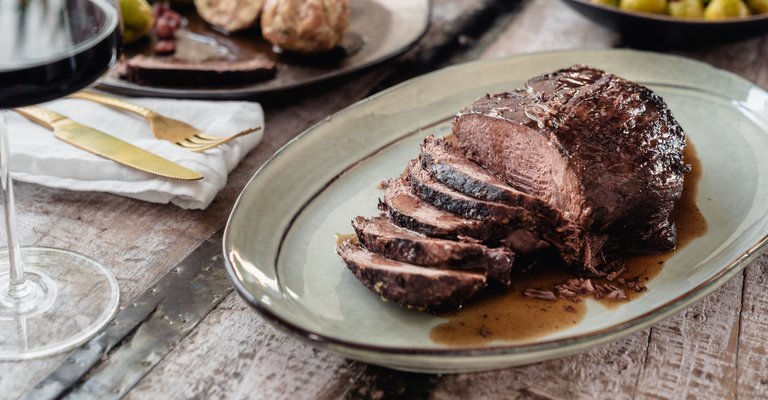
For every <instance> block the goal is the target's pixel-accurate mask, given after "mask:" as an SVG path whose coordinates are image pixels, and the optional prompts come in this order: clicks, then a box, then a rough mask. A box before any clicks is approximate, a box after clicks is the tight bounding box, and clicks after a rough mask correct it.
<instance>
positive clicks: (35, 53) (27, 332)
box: [0, 0, 120, 360]
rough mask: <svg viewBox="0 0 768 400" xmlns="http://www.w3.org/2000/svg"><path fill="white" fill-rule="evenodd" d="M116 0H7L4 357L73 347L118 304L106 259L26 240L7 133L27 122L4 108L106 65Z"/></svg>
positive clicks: (0, 13) (0, 142)
mask: <svg viewBox="0 0 768 400" xmlns="http://www.w3.org/2000/svg"><path fill="white" fill-rule="evenodd" d="M114 1H116V0H114ZM114 1H113V0H0V195H1V196H0V197H2V200H3V204H2V206H3V213H4V216H5V231H6V239H7V243H8V249H7V250H5V251H3V252H1V253H0V360H20V359H27V358H33V357H41V356H46V355H50V354H53V353H58V352H62V351H65V350H68V349H71V348H72V347H75V346H77V345H78V344H80V343H83V342H84V341H86V340H87V339H88V338H90V337H92V336H93V335H94V334H96V333H97V332H98V331H99V330H100V329H101V328H102V327H103V326H104V325H105V324H106V323H107V322H108V321H109V320H110V319H111V318H112V316H113V315H114V313H115V311H116V309H117V303H118V297H119V290H118V287H117V281H116V280H115V277H114V276H113V275H112V273H111V272H110V271H109V270H108V269H107V268H105V267H104V266H103V265H101V264H100V263H98V262H96V261H94V260H92V259H90V258H88V257H85V256H82V255H80V254H77V253H74V252H71V251H67V250H61V249H54V248H43V247H20V246H19V244H18V239H17V237H16V212H15V207H14V200H13V184H12V181H11V179H10V176H9V171H10V170H12V167H11V166H9V165H8V162H9V154H10V153H9V146H8V141H9V137H10V141H11V142H12V141H13V136H14V135H23V134H24V132H8V130H7V129H6V124H5V119H4V116H3V112H2V110H3V109H11V108H13V107H20V106H27V105H32V104H37V103H41V102H45V101H49V100H53V99H56V98H59V97H63V96H65V95H67V94H69V93H72V92H74V91H77V90H79V89H81V88H83V87H85V86H88V85H90V84H91V83H93V82H94V81H95V80H96V79H98V78H99V77H100V76H101V75H102V74H104V73H105V72H106V71H107V70H108V69H109V67H110V66H111V65H112V64H113V63H114V62H115V59H116V57H117V49H118V46H119V41H120V29H119V15H118V11H117V7H116V4H115V2H114ZM62 146H67V144H65V143H63V142H62ZM10 149H11V150H12V149H13V147H12V146H11V147H10Z"/></svg>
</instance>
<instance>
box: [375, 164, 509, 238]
mask: <svg viewBox="0 0 768 400" xmlns="http://www.w3.org/2000/svg"><path fill="white" fill-rule="evenodd" d="M379 208H381V209H382V211H383V212H386V213H387V214H388V215H389V217H390V218H391V219H392V221H393V222H394V223H395V224H397V225H399V226H401V227H403V228H406V229H409V230H412V231H416V232H419V233H422V234H425V235H427V236H430V237H438V238H449V239H457V238H459V237H470V238H474V239H477V240H480V241H488V240H491V239H492V238H493V237H494V235H496V232H495V230H496V229H495V227H494V226H492V224H489V223H487V222H484V221H479V220H471V219H466V218H462V217H460V216H458V215H454V214H451V213H449V212H447V211H444V210H441V209H439V208H437V207H435V206H433V205H432V204H429V203H427V202H425V201H424V200H422V199H421V198H419V197H418V196H416V195H415V194H414V193H413V191H412V189H411V187H410V184H409V183H408V181H407V180H406V179H405V178H395V179H393V180H391V181H389V183H388V184H387V188H386V189H385V190H384V201H383V203H379Z"/></svg>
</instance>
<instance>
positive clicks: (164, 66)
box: [121, 54, 277, 87]
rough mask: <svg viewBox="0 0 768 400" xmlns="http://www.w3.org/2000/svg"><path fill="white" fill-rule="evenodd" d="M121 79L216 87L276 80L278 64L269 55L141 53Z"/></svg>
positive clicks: (125, 66)
mask: <svg viewBox="0 0 768 400" xmlns="http://www.w3.org/2000/svg"><path fill="white" fill-rule="evenodd" d="M121 66H122V73H121V78H123V79H125V80H128V81H131V82H135V83H139V84H147V83H151V84H156V85H162V86H168V87H172V86H173V87H184V86H186V87H190V86H195V85H197V86H215V85H221V84H233V83H245V82H257V81H263V80H267V79H272V78H274V76H275V73H276V71H277V67H276V64H275V62H274V61H272V60H269V59H267V58H266V57H261V56H259V57H254V58H251V59H248V60H241V61H230V60H212V61H204V62H188V61H185V60H180V59H177V58H174V57H147V56H145V55H143V54H139V55H136V56H133V57H131V58H129V59H128V60H127V61H126V62H124V63H123V64H122V65H121Z"/></svg>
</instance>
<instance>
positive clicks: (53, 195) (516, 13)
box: [0, 0, 768, 399]
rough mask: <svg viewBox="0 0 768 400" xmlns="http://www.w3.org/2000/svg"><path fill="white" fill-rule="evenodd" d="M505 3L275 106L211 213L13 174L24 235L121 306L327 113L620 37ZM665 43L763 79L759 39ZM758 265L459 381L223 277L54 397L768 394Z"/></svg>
mask: <svg viewBox="0 0 768 400" xmlns="http://www.w3.org/2000/svg"><path fill="white" fill-rule="evenodd" d="M508 3H510V2H506V1H504V0H496V1H494V0H435V1H434V5H433V6H434V12H433V24H432V27H431V28H430V31H429V32H428V34H427V36H426V37H425V38H424V39H423V40H422V42H421V43H420V44H419V45H418V46H417V47H416V48H414V49H413V50H411V51H410V52H409V53H407V54H405V55H403V56H401V57H399V58H398V59H397V60H395V61H391V62H388V63H386V65H383V66H379V67H376V68H374V69H371V70H368V71H366V72H363V73H358V74H356V75H353V76H351V77H347V78H345V79H343V81H340V82H336V83H334V84H332V85H328V86H327V87H320V88H313V89H312V90H311V91H306V92H304V95H303V96H297V97H296V98H294V99H293V100H289V101H284V102H283V104H282V105H268V106H267V107H266V116H267V131H266V136H265V138H264V141H263V142H262V143H261V144H260V145H259V146H258V147H257V148H256V149H255V150H254V151H253V152H252V153H251V154H250V155H248V157H246V158H245V160H244V161H243V162H242V163H241V165H240V166H238V167H237V169H235V170H234V172H233V173H232V174H231V175H230V177H229V182H228V184H227V186H226V188H225V189H224V190H223V191H222V192H221V193H220V194H219V195H218V197H217V199H216V201H215V202H214V203H213V205H211V207H209V208H208V209H207V210H205V211H185V210H182V209H179V208H177V207H174V206H168V205H156V204H149V203H144V202H140V201H135V200H130V199H126V198H122V197H117V196H112V195H108V194H100V193H77V192H69V191H64V190H54V189H49V188H45V187H40V186H35V185H30V184H18V185H17V198H18V202H17V203H18V207H19V214H20V215H19V221H20V223H21V226H20V231H21V234H22V237H21V241H22V243H24V244H27V245H32V244H34V245H41V246H51V247H61V248H67V249H71V250H74V251H77V252H81V253H83V254H86V255H89V256H91V257H93V258H95V259H97V260H100V261H102V262H103V263H105V264H106V265H107V266H109V267H111V269H112V271H113V272H114V273H115V275H116V276H117V279H118V281H119V283H120V289H121V306H122V308H125V307H129V306H130V305H131V304H132V302H134V301H136V300H135V299H137V298H139V297H140V296H141V295H142V294H143V293H145V292H146V291H147V290H148V288H150V287H152V286H153V285H155V283H156V282H157V281H158V280H159V279H161V277H163V276H164V275H166V274H167V273H169V271H171V270H172V269H173V268H174V267H175V266H176V265H177V264H179V262H180V261H182V260H183V259H184V258H185V257H187V256H188V255H190V254H193V255H194V254H197V253H195V250H196V249H197V248H198V247H199V246H201V244H205V243H207V244H208V245H209V248H208V250H207V251H208V252H209V253H210V252H211V251H213V252H216V251H218V248H216V247H211V245H212V244H213V245H216V244H217V241H216V236H215V234H216V233H217V232H219V231H220V230H221V229H222V228H223V227H224V224H225V222H226V219H227V216H228V214H229V211H230V210H231V208H232V205H233V203H234V201H235V199H236V197H237V195H238V194H239V193H240V191H241V190H242V188H243V187H244V185H245V183H246V182H247V180H248V179H249V178H250V176H251V175H252V174H253V173H254V172H255V171H256V169H257V168H258V167H259V166H260V165H261V164H262V163H263V162H264V161H265V160H266V159H267V158H268V157H269V156H270V155H271V154H272V153H273V152H274V151H275V150H277V149H278V148H279V147H280V146H282V145H283V144H284V143H286V142H287V141H288V140H290V139H291V138H293V137H294V136H296V135H297V134H299V133H300V132H301V131H303V130H304V129H305V128H307V127H309V126H310V125H312V124H313V123H315V122H317V121H319V120H321V119H323V118H325V117H326V116H328V115H330V114H332V113H334V112H336V111H338V110H340V109H342V108H344V107H346V106H347V105H349V104H351V103H353V102H355V101H357V100H359V99H361V98H364V97H366V96H368V95H370V94H372V93H374V92H376V91H379V90H381V89H384V88H386V87H388V86H391V85H392V84H394V83H397V82H399V81H402V80H404V79H407V78H409V77H411V76H414V75H417V74H420V73H423V72H427V71H430V70H433V69H436V68H439V67H441V66H444V65H447V64H453V63H457V62H462V61H466V60H471V59H477V58H492V57H503V56H507V55H513V54H519V53H524V52H534V51H545V50H555V49H571V48H607V47H616V46H621V40H620V38H619V37H618V36H617V35H616V34H614V33H613V32H611V31H607V30H605V29H602V28H600V27H598V26H596V25H595V24H593V23H591V22H590V21H588V20H586V19H584V18H583V17H581V16H580V15H577V14H576V13H575V12H573V11H572V10H570V9H569V8H567V7H566V6H565V5H564V4H563V3H561V2H560V1H557V0H528V1H521V2H514V3H512V4H508ZM673 53H676V54H680V55H684V56H688V57H692V58H695V59H699V60H703V61H705V62H708V63H711V64H713V65H715V66H717V67H720V68H724V69H727V70H730V71H733V72H735V73H737V74H739V75H741V76H743V77H744V78H746V79H748V80H750V81H752V82H756V83H757V84H758V85H760V86H762V87H764V88H768V36H763V37H757V38H754V39H751V40H746V41H741V42H737V43H732V44H728V45H722V46H717V47H710V48H703V49H698V50H695V51H673ZM212 236H213V238H212ZM209 239H210V240H209ZM211 248H213V250H211ZM199 251H200V250H198V252H199ZM198 257H200V255H198ZM209 258H210V257H209ZM214 261H215V263H214V268H220V269H223V265H222V263H221V260H220V258H218V259H215V260H214ZM192 262H194V257H192ZM767 273H768V256H766V255H764V256H762V257H760V258H758V259H757V260H756V261H755V262H753V263H752V264H751V265H750V266H749V268H747V269H746V270H745V271H744V272H743V273H742V274H739V275H738V276H737V277H736V278H734V279H732V280H731V281H730V282H728V283H727V284H726V285H724V286H723V287H722V288H721V289H720V290H718V291H716V292H715V293H714V294H712V295H710V296H709V297H707V298H705V299H704V300H702V301H700V302H698V303H697V304H696V305H694V306H692V307H690V308H689V309H687V310H685V311H683V312H681V313H679V314H677V315H675V316H674V317H671V318H669V319H667V320H665V321H663V322H661V323H659V324H658V325H656V326H654V327H652V328H649V329H646V330H644V331H642V332H637V333H635V334H633V335H631V336H628V337H625V338H623V339H621V340H619V341H616V342H614V343H610V344H607V345H603V346H599V347H596V348H593V349H591V350H589V351H587V352H584V353H581V354H578V355H574V356H571V357H567V358H562V359H556V360H552V361H547V362H543V363H539V364H535V365H529V366H524V367H518V368H511V369H507V370H502V371H494V372H486V373H474V374H460V375H422V374H413V373H404V372H398V371H392V370H388V369H385V368H380V367H375V366H370V365H365V364H361V363H358V362H354V361H350V360H346V359H344V358H342V357H340V356H338V355H335V354H331V353H327V352H324V351H320V350H316V349H314V348H312V347H311V346H309V345H307V344H305V343H304V342H301V341H298V340H296V339H294V338H292V337H289V336H287V335H285V334H284V333H282V332H280V331H278V330H276V329H275V328H273V327H272V326H271V325H270V324H268V323H266V322H265V321H264V320H263V319H262V318H261V317H260V316H259V315H258V314H256V313H255V312H254V311H253V310H252V309H251V308H250V307H249V306H248V305H246V304H245V302H243V301H242V300H241V299H240V298H239V297H238V295H237V294H236V293H234V292H232V291H231V288H229V287H227V288H225V289H223V293H224V294H226V296H224V297H222V299H221V300H220V302H218V301H219V300H215V301H214V303H213V304H215V305H216V306H215V308H213V309H212V310H211V311H210V312H209V313H208V314H207V315H202V316H201V318H200V321H199V323H196V320H195V321H191V322H189V323H188V325H189V326H187V327H186V328H185V329H183V330H182V335H181V336H180V338H179V339H178V340H175V341H173V342H171V343H165V344H164V346H161V347H163V348H165V349H166V351H155V352H151V353H149V355H148V356H146V358H145V359H142V360H141V362H140V363H139V364H137V365H141V366H143V369H141V370H140V371H139V372H134V373H132V374H123V375H120V374H118V375H119V376H117V377H115V376H114V375H115V374H113V376H111V378H110V379H101V380H98V381H96V382H95V383H94V382H93V381H94V380H95V378H98V377H99V371H104V370H108V368H115V367H119V364H120V363H121V362H123V360H124V357H123V358H118V356H117V354H118V353H117V352H116V350H114V349H113V352H112V353H109V354H107V355H104V356H102V357H101V361H100V363H99V364H98V365H97V366H96V368H95V369H93V370H91V372H90V373H89V374H88V375H85V377H83V378H82V379H81V380H80V381H79V382H78V383H76V384H75V385H74V386H72V388H71V389H68V390H69V391H65V392H63V394H69V395H70V396H71V397H73V398H110V397H113V398H116V397H127V398H130V399H144V398H153V399H154V398H157V399H165V398H201V399H207V398H233V399H241V398H263V399H297V398H319V399H330V398H339V397H345V398H373V399H380V398H387V397H391V398H435V399H464V398H471V397H472V398H553V399H554V398H557V399H560V398H569V399H570V398H587V399H591V398H607V399H623V398H665V399H666V398H673V399H680V398H712V399H721V398H737V397H740V398H743V399H748V398H756V397H768V274H767ZM214 299H217V297H215V296H214ZM138 331H139V332H140V330H138ZM131 334H132V335H134V332H132V333H131ZM135 335H136V336H131V335H128V336H127V337H126V338H124V339H122V340H121V341H120V342H119V343H117V345H116V346H115V349H118V350H125V349H126V348H127V349H129V350H130V348H131V346H138V344H137V343H134V342H135V341H136V340H138V339H135V337H138V336H140V335H139V334H138V333H136V334H135ZM132 341H134V342H132ZM60 365H65V367H63V369H59V371H64V372H65V375H66V372H67V369H66V363H65V356H64V355H61V356H57V357H52V358H48V359H41V360H34V361H27V362H5V363H0V371H2V373H0V398H17V397H19V396H21V395H22V394H23V393H25V392H27V391H28V390H30V389H33V388H34V387H35V385H36V384H37V383H38V382H39V381H41V380H42V379H43V378H45V377H46V376H47V375H48V374H49V373H50V372H51V371H53V370H54V369H56V368H57V367H59V366H60Z"/></svg>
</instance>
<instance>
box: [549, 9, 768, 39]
mask: <svg viewBox="0 0 768 400" xmlns="http://www.w3.org/2000/svg"><path fill="white" fill-rule="evenodd" d="M563 1H564V2H565V3H566V4H567V5H569V6H570V7H571V8H573V9H574V10H576V11H578V12H579V13H581V14H583V15H584V16H586V17H587V18H590V19H592V20H594V21H595V22H597V23H598V24H600V25H603V26H606V27H608V28H611V29H614V30H616V31H618V32H619V33H620V34H621V35H622V38H623V39H624V40H625V41H626V42H627V43H628V44H632V45H638V46H641V47H646V48H659V47H697V46H705V45H708V44H715V43H723V42H728V41H734V40H738V39H744V38H748V37H750V36H757V35H760V34H762V33H765V32H768V14H758V15H752V16H749V17H745V18H734V19H731V20H725V21H704V20H687V19H680V18H673V17H670V16H667V15H657V14H649V13H639V12H631V11H624V10H621V9H619V8H617V7H611V6H605V5H600V4H592V3H591V2H590V1H589V0H563Z"/></svg>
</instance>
